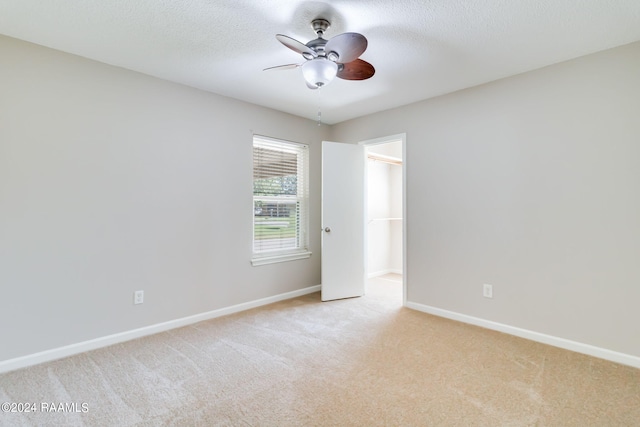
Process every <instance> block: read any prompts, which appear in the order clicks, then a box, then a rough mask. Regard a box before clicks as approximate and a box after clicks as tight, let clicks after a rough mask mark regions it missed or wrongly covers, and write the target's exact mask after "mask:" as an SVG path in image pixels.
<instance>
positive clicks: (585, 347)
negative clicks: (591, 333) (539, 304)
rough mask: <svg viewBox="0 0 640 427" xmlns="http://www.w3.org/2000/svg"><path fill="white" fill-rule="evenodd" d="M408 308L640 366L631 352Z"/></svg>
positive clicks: (414, 305)
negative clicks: (626, 352)
mask: <svg viewBox="0 0 640 427" xmlns="http://www.w3.org/2000/svg"><path fill="white" fill-rule="evenodd" d="M406 307H407V308H411V309H413V310H418V311H422V312H424V313H428V314H433V315H435V316H439V317H445V318H447V319H451V320H457V321H459V322H463V323H469V324H471V325H476V326H481V327H483V328H486V329H492V330H494V331H499V332H504V333H506V334H509V335H515V336H517V337H520V338H526V339H528V340H531V341H537V342H540V343H543V344H548V345H552V346H554V347H560V348H563V349H565V350H571V351H575V352H577V353H582V354H586V355H589V356H593V357H598V358H600V359H605V360H609V361H611V362H616V363H621V364H623V365H628V366H632V367H634V368H640V357H638V356H632V355H630V354H625V353H618V352H616V351H612V350H607V349H605V348H600V347H595V346H592V345H589V344H583V343H580V342H576V341H571V340H567V339H564V338H559V337H555V336H552V335H546V334H542V333H540V332H535V331H530V330H527V329H521V328H517V327H515V326H510V325H505V324H503V323H498V322H492V321H490V320H485V319H480V318H478V317H473V316H467V315H466V314H460V313H456V312H453V311H448V310H443V309H441V308H436V307H431V306H428V305H424V304H418V303H415V302H410V301H408V302H407V303H406Z"/></svg>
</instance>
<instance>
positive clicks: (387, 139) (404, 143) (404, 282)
mask: <svg viewBox="0 0 640 427" xmlns="http://www.w3.org/2000/svg"><path fill="white" fill-rule="evenodd" d="M396 141H402V305H403V306H406V305H407V282H408V280H407V276H408V274H407V265H408V262H407V261H408V260H407V222H408V221H407V134H406V133H399V134H395V135H389V136H383V137H380V138H374V139H368V140H365V141H360V142H358V145H363V146H364V147H365V156H366V151H367V148H369V147H372V146H374V145H381V144H387V143H390V142H396ZM365 161H366V159H365ZM364 171H365V172H364V173H365V176H364V187H365V191H364V203H365V204H364V205H365V207H366V206H368V205H369V196H368V194H369V177H368V168H367V167H365V169H364ZM362 227H363V229H364V248H362V249H363V251H368V250H369V237H368V236H369V233H368V224H367V210H366V209H365V214H364V215H363V217H362ZM368 258H369V257H368V256H367V253H366V252H365V254H364V262H365V275H366V274H367V271H368V267H369V261H368ZM365 280H366V277H365Z"/></svg>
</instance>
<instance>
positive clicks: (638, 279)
mask: <svg viewBox="0 0 640 427" xmlns="http://www.w3.org/2000/svg"><path fill="white" fill-rule="evenodd" d="M639 76H640V43H635V44H631V45H627V46H623V47H619V48H616V49H612V50H608V51H604V52H600V53H597V54H594V55H589V56H586V57H582V58H578V59H575V60H572V61H568V62H565V63H561V64H557V65H554V66H550V67H547V68H544V69H541V70H537V71H534V72H530V73H526V74H522V75H519V76H515V77H511V78H507V79H503V80H501V81H497V82H494V83H491V84H486V85H483V86H479V87H476V88H472V89H469V90H464V91H460V92H457V93H454V94H450V95H447V96H442V97H439V98H435V99H431V100H427V101H423V102H420V103H416V104H412V105H409V106H405V107H401V108H397V109H393V110H389V111H386V112H382V113H378V114H373V115H370V116H367V117H363V118H359V119H354V120H351V121H348V122H344V123H341V124H338V125H336V126H334V127H333V129H332V131H333V134H332V135H331V138H332V140H337V141H345V142H352V143H355V142H358V141H363V140H369V139H374V138H379V137H383V136H386V135H394V134H399V133H403V132H406V134H407V142H406V159H405V168H406V174H407V209H408V217H407V218H406V221H407V222H406V226H407V235H408V254H407V257H408V259H407V262H408V271H407V272H406V274H407V280H408V295H407V296H408V300H409V301H411V302H414V303H418V304H423V305H427V306H431V307H436V308H439V309H443V310H449V311H451V312H455V313H460V314H463V315H467V316H473V317H476V318H481V319H487V320H490V321H494V322H499V323H502V324H506V325H512V326H515V327H518V328H523V329H527V330H531V331H536V332H539V333H543V334H548V335H552V336H555V337H560V338H564V339H567V340H572V341H576V342H579V343H585V344H590V345H593V346H596V347H600V348H604V349H609V350H613V351H616V352H621V353H625V354H628V355H633V356H640V329H638V325H640V310H638V302H639V301H640V119H639V117H640V78H639ZM483 283H489V284H492V285H493V286H494V288H493V291H494V298H493V299H486V298H483V297H482V284H483Z"/></svg>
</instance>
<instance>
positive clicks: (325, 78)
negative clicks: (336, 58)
mask: <svg viewBox="0 0 640 427" xmlns="http://www.w3.org/2000/svg"><path fill="white" fill-rule="evenodd" d="M301 68H302V76H303V77H304V79H305V80H306V81H307V83H308V84H309V85H311V86H315V87H321V86H325V85H327V84H329V83H331V81H332V80H333V79H334V78H335V76H336V74H337V73H338V64H336V63H335V62H333V61H329V60H328V59H326V58H322V57H320V58H315V59H312V60H310V61H307V62H305V63H304V64H302V67H301Z"/></svg>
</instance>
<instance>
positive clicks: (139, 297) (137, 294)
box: [133, 291, 144, 304]
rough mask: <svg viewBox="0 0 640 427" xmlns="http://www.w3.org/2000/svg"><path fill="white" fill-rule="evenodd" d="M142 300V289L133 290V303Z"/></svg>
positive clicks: (140, 302) (138, 302) (141, 301)
mask: <svg viewBox="0 0 640 427" xmlns="http://www.w3.org/2000/svg"><path fill="white" fill-rule="evenodd" d="M143 302H144V291H135V292H134V293H133V303H134V304H142V303H143Z"/></svg>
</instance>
